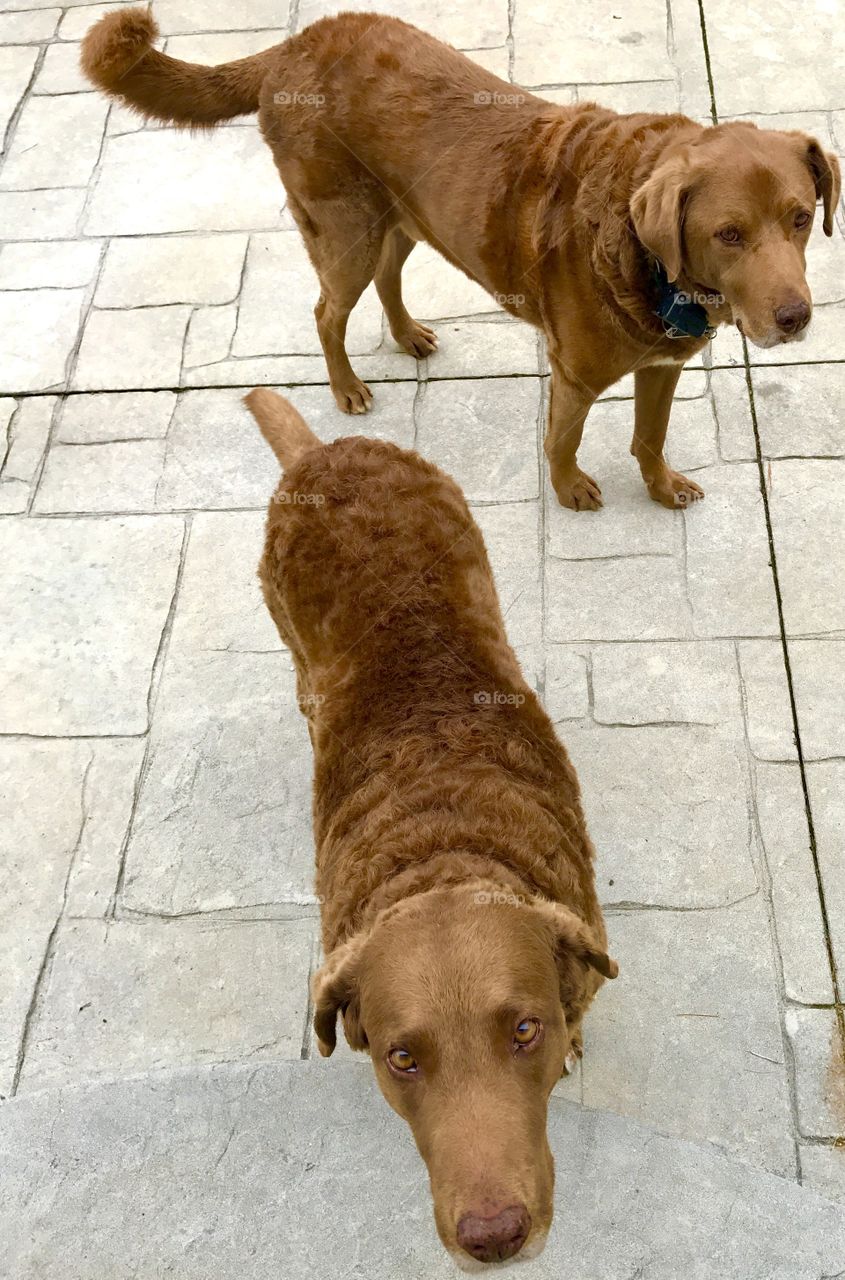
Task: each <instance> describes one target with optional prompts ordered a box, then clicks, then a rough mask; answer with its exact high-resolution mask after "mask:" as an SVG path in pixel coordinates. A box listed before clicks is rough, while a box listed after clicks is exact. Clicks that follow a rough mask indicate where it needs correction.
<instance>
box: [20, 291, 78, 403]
mask: <svg viewBox="0 0 845 1280" xmlns="http://www.w3.org/2000/svg"><path fill="white" fill-rule="evenodd" d="M84 296H85V291H84V290H83V289H28V290H26V291H25V292H24V293H18V292H15V291H14V290H9V291H7V292H5V293H0V332H2V333H3V334H4V348H5V350H4V353H3V369H2V372H0V379H2V382H3V384H4V385H3V386H2V388H0V389H2V390H4V391H49V390H51V389H52V388H54V387H59V386H61V385H62V384H63V382H64V380H65V367H66V364H67V359H68V356H69V355H70V353H71V351H72V350H73V347H74V344H75V342H76V336H77V330H78V326H79V316H80V312H81V310H82V301H83V298H84Z"/></svg>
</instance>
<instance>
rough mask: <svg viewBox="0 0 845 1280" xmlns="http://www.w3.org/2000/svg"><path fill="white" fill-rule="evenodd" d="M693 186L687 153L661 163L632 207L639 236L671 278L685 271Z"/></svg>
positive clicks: (638, 191) (632, 198) (631, 204)
mask: <svg viewBox="0 0 845 1280" xmlns="http://www.w3.org/2000/svg"><path fill="white" fill-rule="evenodd" d="M691 185H692V170H691V166H690V163H689V158H688V156H687V154H686V152H683V153H682V154H681V155H678V156H674V157H673V158H672V159H671V160H667V161H665V163H664V164H661V165H658V167H657V168H656V169H655V171H654V173H653V174H652V175H651V177H650V178H648V179H647V180H646V181H645V182H644V183H643V185H642V186H641V187H638V188H637V190H636V191H635V192H634V194H633V196H632V197H631V203H630V210H631V218H632V220H633V223H634V230H635V231H636V233H637V237H638V238H639V240H640V241H641V242H642V244H644V245H645V247H646V249H648V251H649V253H653V254H654V256H655V258H659V259H660V261H661V262H662V263H663V265H664V267H665V268H666V274H667V276H668V277H669V280H670V281H672V280H677V278H678V276H679V275H680V274H681V261H682V259H683V236H682V232H683V223H684V202H685V200H686V197H687V195H688V194H689V190H690V187H691Z"/></svg>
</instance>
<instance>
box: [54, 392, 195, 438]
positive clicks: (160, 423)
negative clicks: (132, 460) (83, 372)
mask: <svg viewBox="0 0 845 1280" xmlns="http://www.w3.org/2000/svg"><path fill="white" fill-rule="evenodd" d="M175 408H176V393H175V392H173V391H137V392H132V391H129V392H119V391H116V392H108V391H106V392H103V393H102V394H100V395H70V396H67V397H66V399H65V401H64V403H63V404H62V409H61V416H60V418H59V424H58V427H57V428H56V435H55V439H56V441H57V442H59V443H62V444H101V443H108V442H114V441H119V440H158V439H163V438H164V436H166V435H167V428H168V426H169V424H170V419H171V418H172V417H173V410H174V409H175Z"/></svg>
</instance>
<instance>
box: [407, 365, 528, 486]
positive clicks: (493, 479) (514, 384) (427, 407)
mask: <svg viewBox="0 0 845 1280" xmlns="http://www.w3.org/2000/svg"><path fill="white" fill-rule="evenodd" d="M540 404H541V384H540V379H539V378H515V379H495V380H490V381H485V380H470V379H467V380H461V381H455V382H450V381H443V382H429V383H428V384H427V385H426V387H425V391H424V394H423V397H422V400H421V402H420V404H419V405H418V407H417V423H418V431H417V442H416V447H417V448H418V449H419V451H420V453H422V454H423V456H424V457H426V458H428V459H429V460H430V461H431V462H436V463H437V465H438V466H439V467H442V468H443V470H444V471H446V472H448V474H449V475H451V476H453V477H454V479H455V480H456V481H457V483H458V484H459V485H460V486H461V488H462V489H463V490H464V492H465V494H466V496H467V498H468V499H469V500H470V501H471V502H511V501H514V500H517V499H524V498H536V497H537V496H538V493H539V475H538V470H539V462H538V456H537V435H538V419H539V415H540Z"/></svg>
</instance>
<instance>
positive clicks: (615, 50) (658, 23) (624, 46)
mask: <svg viewBox="0 0 845 1280" xmlns="http://www.w3.org/2000/svg"><path fill="white" fill-rule="evenodd" d="M513 34H514V47H515V51H516V60H515V63H514V79H515V80H516V82H517V84H528V85H533V84H570V83H572V82H575V81H578V80H586V81H592V82H598V81H604V80H611V81H612V80H660V79H664V78H665V79H668V78H670V77H671V76H672V71H673V68H672V64H671V62H670V60H669V55H668V53H667V49H666V41H667V32H666V9H665V6H664V5H662V4H660V3H658V0H640V2H639V3H638V4H637V5H636V6H633V5H631V6H628V7H625V6H622V5H619V6H617V7H616V8H615V9H613V10H612V11H611V8H608V7H606V6H604V7H598V8H597V6H595V5H593V4H591V3H590V2H589V0H575V2H574V3H573V4H572V5H570V7H569V9H568V11H567V35H566V39H565V40H562V39H561V38H560V15H559V14H558V13H557V12H556V10H555V8H554V6H553V5H537V6H534V5H530V6H529V5H523V6H521V7H520V6H518V7H517V11H516V18H515V21H514V28H513Z"/></svg>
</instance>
